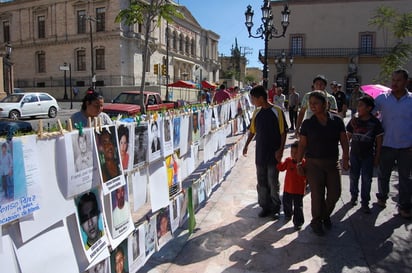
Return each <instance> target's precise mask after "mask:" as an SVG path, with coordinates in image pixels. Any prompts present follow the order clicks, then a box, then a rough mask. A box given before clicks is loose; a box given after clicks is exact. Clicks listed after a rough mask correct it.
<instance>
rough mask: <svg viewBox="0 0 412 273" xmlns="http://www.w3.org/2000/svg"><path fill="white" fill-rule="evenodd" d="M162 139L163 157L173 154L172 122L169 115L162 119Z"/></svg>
mask: <svg viewBox="0 0 412 273" xmlns="http://www.w3.org/2000/svg"><path fill="white" fill-rule="evenodd" d="M162 137H163V139H162V143H163V156H164V157H166V156H168V155H171V154H172V153H173V120H172V118H171V117H170V116H169V115H166V116H165V118H164V119H163V126H162Z"/></svg>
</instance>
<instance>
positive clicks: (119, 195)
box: [112, 185, 130, 234]
mask: <svg viewBox="0 0 412 273" xmlns="http://www.w3.org/2000/svg"><path fill="white" fill-rule="evenodd" d="M126 193H127V190H126V185H124V186H121V187H120V188H117V189H116V190H115V191H114V192H113V193H112V207H113V211H112V224H113V229H112V230H113V234H117V232H116V230H117V229H118V228H119V227H121V226H123V225H124V224H126V223H128V221H129V218H130V209H129V202H128V201H127V194H126Z"/></svg>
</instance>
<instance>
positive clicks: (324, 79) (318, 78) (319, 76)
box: [312, 75, 328, 85]
mask: <svg viewBox="0 0 412 273" xmlns="http://www.w3.org/2000/svg"><path fill="white" fill-rule="evenodd" d="M317 80H321V81H323V82H324V83H325V85H326V84H328V80H327V79H326V77H325V76H324V75H317V76H316V77H315V78H314V79H313V82H312V83H315V82H316V81H317Z"/></svg>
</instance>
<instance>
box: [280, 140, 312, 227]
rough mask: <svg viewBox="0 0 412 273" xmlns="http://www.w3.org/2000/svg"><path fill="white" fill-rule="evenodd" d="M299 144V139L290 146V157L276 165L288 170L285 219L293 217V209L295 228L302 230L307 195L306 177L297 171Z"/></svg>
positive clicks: (284, 195)
mask: <svg viewBox="0 0 412 273" xmlns="http://www.w3.org/2000/svg"><path fill="white" fill-rule="evenodd" d="M298 144H299V143H298V141H295V142H294V143H293V144H292V145H291V147H290V157H288V158H286V159H285V161H284V162H280V163H278V164H277V166H276V167H277V169H278V170H279V171H285V170H286V176H285V183H284V187H283V200H282V201H283V212H284V213H285V219H286V220H287V221H289V220H290V219H291V218H292V209H293V224H294V226H295V230H300V229H301V228H302V225H303V222H304V221H305V219H304V217H303V196H304V195H305V188H306V177H304V176H300V175H299V174H298V172H297V164H298V163H297V161H296V154H297V152H298ZM302 163H304V161H302ZM302 163H299V164H302Z"/></svg>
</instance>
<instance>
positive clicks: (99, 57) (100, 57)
mask: <svg viewBox="0 0 412 273" xmlns="http://www.w3.org/2000/svg"><path fill="white" fill-rule="evenodd" d="M104 69H105V63H104V48H98V49H96V70H104Z"/></svg>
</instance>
